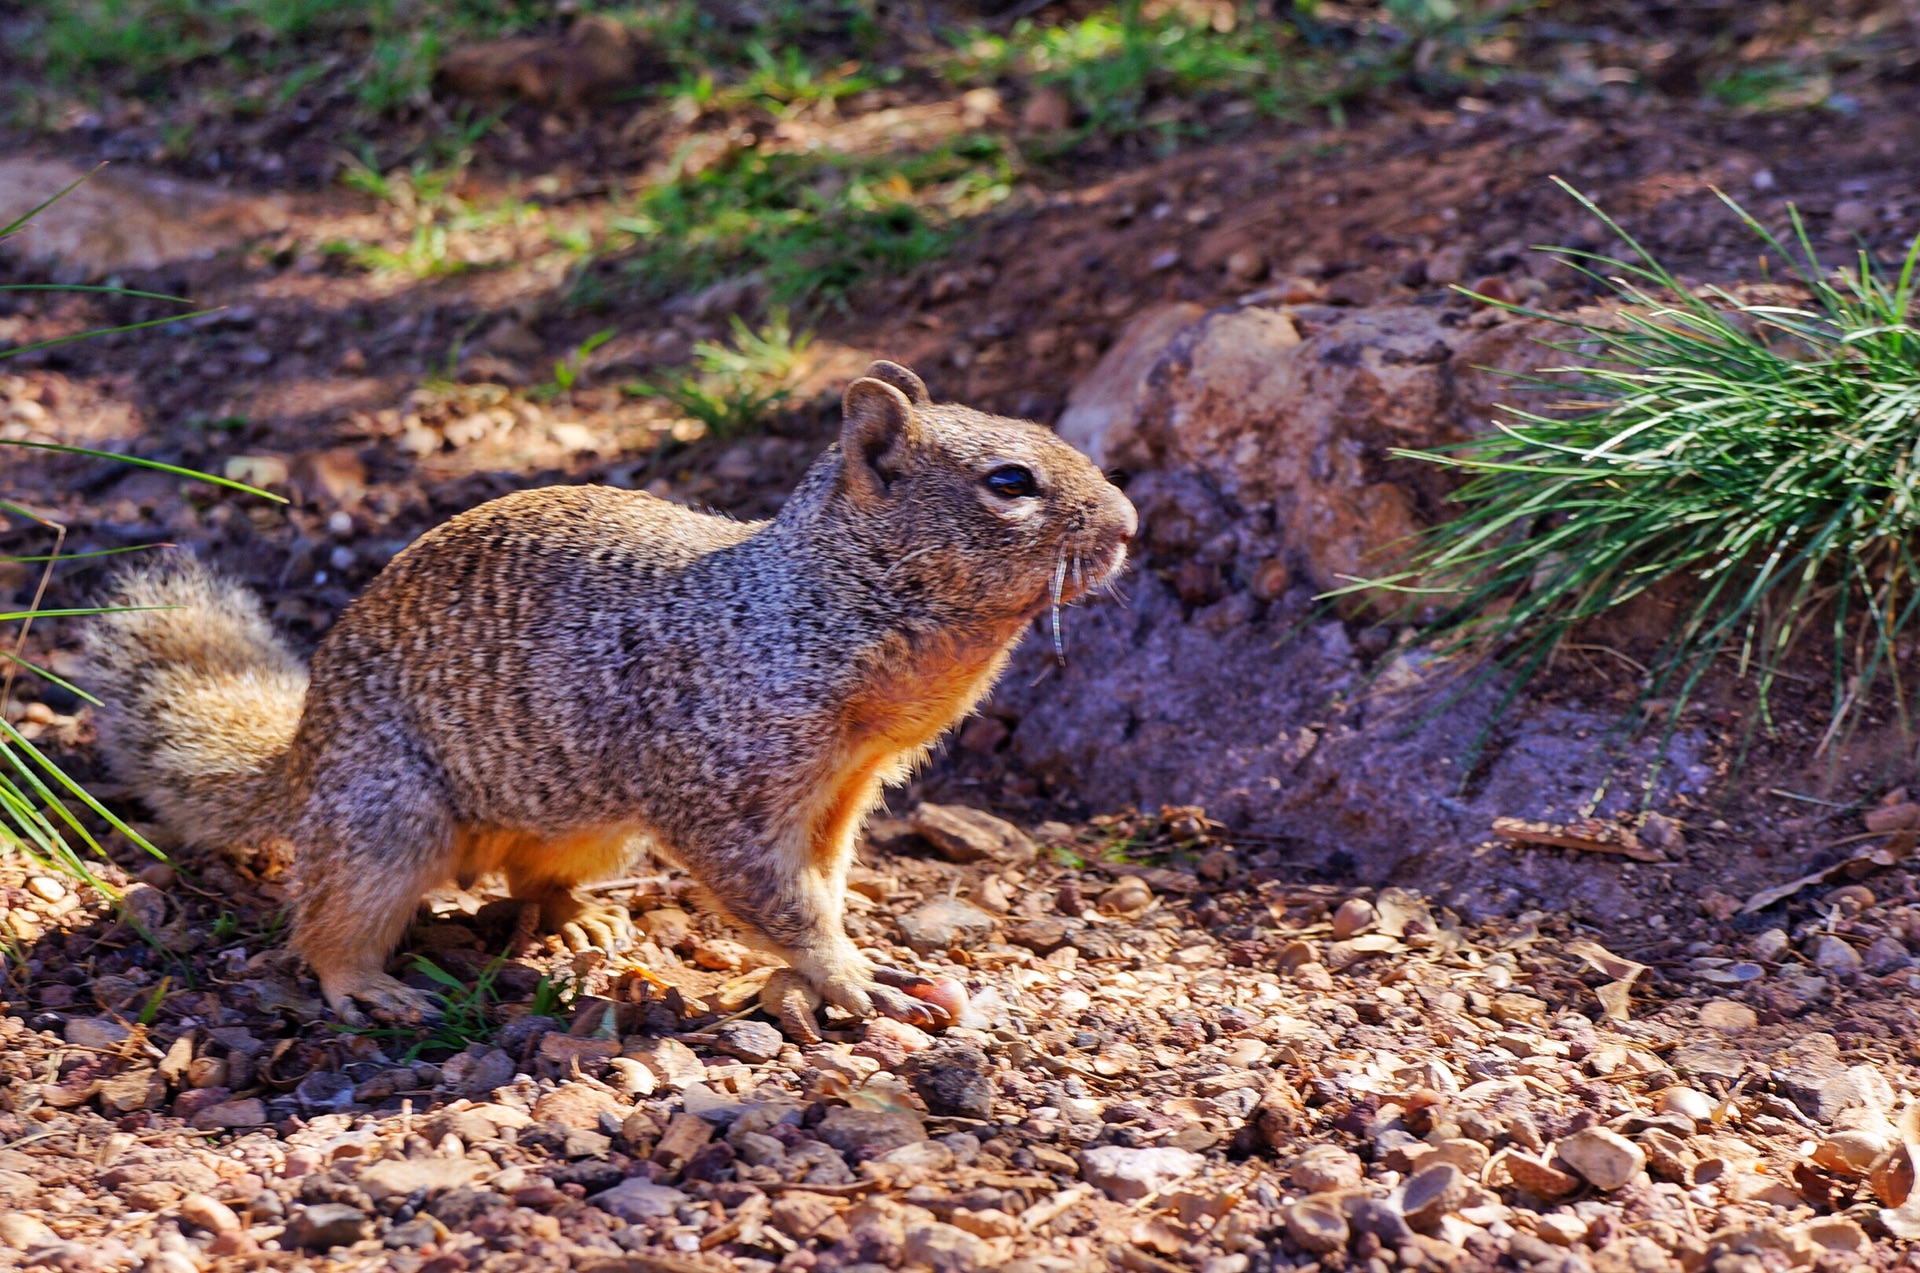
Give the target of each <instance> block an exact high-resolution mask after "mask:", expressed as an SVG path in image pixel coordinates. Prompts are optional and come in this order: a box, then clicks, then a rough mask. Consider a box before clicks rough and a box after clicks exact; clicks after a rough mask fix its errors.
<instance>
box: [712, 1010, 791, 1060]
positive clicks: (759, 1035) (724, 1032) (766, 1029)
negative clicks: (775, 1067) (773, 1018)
mask: <svg viewBox="0 0 1920 1273" xmlns="http://www.w3.org/2000/svg"><path fill="white" fill-rule="evenodd" d="M713 1046H714V1047H715V1048H717V1049H719V1050H720V1051H722V1052H725V1053H726V1054H727V1055H728V1056H733V1057H738V1058H739V1059H741V1060H742V1061H745V1062H746V1063H747V1064H749V1065H762V1064H765V1063H766V1062H768V1061H771V1060H773V1059H774V1058H775V1057H777V1056H779V1055H780V1049H781V1048H783V1047H785V1046H786V1040H785V1039H784V1038H782V1037H781V1034H780V1031H779V1030H777V1029H775V1028H774V1027H773V1026H770V1025H768V1024H767V1023H766V1022H764V1021H730V1022H728V1023H727V1024H726V1025H723V1026H721V1027H720V1029H719V1030H717V1031H715V1032H714V1036H713Z"/></svg>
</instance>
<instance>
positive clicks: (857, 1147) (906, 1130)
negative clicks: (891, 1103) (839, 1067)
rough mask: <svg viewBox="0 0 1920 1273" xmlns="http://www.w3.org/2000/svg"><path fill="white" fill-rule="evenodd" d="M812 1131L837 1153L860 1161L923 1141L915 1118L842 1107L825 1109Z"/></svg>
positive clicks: (918, 1119)
mask: <svg viewBox="0 0 1920 1273" xmlns="http://www.w3.org/2000/svg"><path fill="white" fill-rule="evenodd" d="M814 1132H815V1134H816V1135H817V1136H819V1138H820V1139H821V1140H824V1141H826V1142H827V1144H829V1145H831V1146H833V1147H834V1148H835V1149H837V1150H839V1151H840V1152H841V1153H843V1154H852V1155H855V1156H857V1157H861V1158H878V1157H879V1156H880V1155H882V1154H884V1153H886V1152H887V1151H889V1150H893V1149H898V1148H900V1146H902V1145H910V1144H912V1143H913V1142H914V1141H916V1140H925V1139H926V1138H927V1129H926V1128H925V1127H924V1126H923V1125H922V1124H921V1122H920V1118H919V1116H918V1115H915V1114H906V1113H897V1112H888V1111H883V1110H870V1109H852V1108H842V1107H836V1108H834V1109H830V1110H828V1111H827V1116H826V1117H825V1118H823V1119H821V1120H820V1125H819V1126H818V1127H816V1128H815V1129H814Z"/></svg>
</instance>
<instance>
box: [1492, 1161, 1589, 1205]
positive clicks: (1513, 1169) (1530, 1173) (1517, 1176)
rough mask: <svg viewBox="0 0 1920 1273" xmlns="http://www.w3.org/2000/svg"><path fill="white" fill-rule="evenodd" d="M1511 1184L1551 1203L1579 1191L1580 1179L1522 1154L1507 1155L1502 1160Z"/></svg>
mask: <svg viewBox="0 0 1920 1273" xmlns="http://www.w3.org/2000/svg"><path fill="white" fill-rule="evenodd" d="M1503 1162H1504V1163H1505V1165H1506V1168H1507V1175H1508V1176H1509V1177H1510V1178H1511V1179H1512V1180H1513V1183H1514V1184H1516V1185H1518V1186H1520V1188H1522V1189H1525V1190H1526V1191H1527V1192H1528V1193H1530V1194H1532V1195H1533V1196H1534V1197H1536V1198H1542V1199H1545V1200H1546V1201H1548V1202H1552V1201H1554V1200H1556V1199H1559V1198H1565V1197H1567V1196H1569V1195H1570V1194H1574V1193H1578V1192H1579V1191H1580V1178H1579V1177H1578V1176H1575V1175H1573V1174H1572V1173H1571V1172H1565V1171H1561V1170H1560V1169H1559V1168H1558V1167H1555V1166H1553V1165H1552V1164H1550V1163H1543V1162H1541V1161H1540V1160H1539V1159H1537V1158H1529V1157H1527V1156H1526V1155H1524V1154H1509V1155H1507V1157H1506V1158H1505V1159H1504V1160H1503Z"/></svg>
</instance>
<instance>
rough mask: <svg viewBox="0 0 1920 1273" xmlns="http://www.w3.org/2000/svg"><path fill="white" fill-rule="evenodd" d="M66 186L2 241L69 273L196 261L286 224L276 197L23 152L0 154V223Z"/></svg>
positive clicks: (284, 212)
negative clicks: (94, 169) (100, 168)
mask: <svg viewBox="0 0 1920 1273" xmlns="http://www.w3.org/2000/svg"><path fill="white" fill-rule="evenodd" d="M75 182H79V183H80V184H79V185H78V186H74V183H75ZM70 186H73V187H74V188H73V189H71V190H69V191H68V193H67V194H66V195H65V196H64V197H62V198H61V199H60V200H59V201H58V202H56V203H54V204H52V205H50V206H49V207H47V208H46V209H44V210H43V211H41V212H39V213H37V214H36V215H35V216H34V218H33V221H32V223H31V225H30V226H29V228H27V229H26V230H23V231H21V232H20V233H19V234H17V235H15V236H13V237H12V238H10V239H9V240H8V241H7V248H8V250H9V251H15V252H19V253H21V254H23V255H25V256H28V257H32V258H35V259H39V260H48V261H54V262H57V263H58V265H59V266H60V268H61V270H62V272H63V273H64V274H67V275H71V276H74V277H80V278H97V277H99V276H101V275H105V274H115V273H120V272H123V271H129V270H151V269H157V268H158V267H160V266H163V265H171V264H174V263H176V262H180V261H192V260H200V259H202V258H205V257H210V256H213V255H215V254H216V253H219V252H222V251H225V250H226V249H228V248H231V247H234V246H236V245H237V244H239V243H241V242H244V241H245V240H246V239H248V238H251V237H253V236H255V235H260V234H270V233H272V232H274V231H277V230H281V229H284V228H285V227H286V225H287V209H286V205H285V204H284V203H283V202H282V201H281V200H279V199H275V198H270V197H268V198H257V197H247V196H242V195H236V194H234V193H233V192H232V191H229V190H222V189H219V188H218V187H215V186H204V185H198V184H195V183H193V182H188V181H180V180H178V179H177V178H173V177H166V176H162V175H160V174H158V173H145V172H141V171H140V170H138V169H133V168H124V167H119V166H116V167H113V168H108V169H105V170H103V171H100V172H96V173H93V174H92V175H88V172H87V170H85V169H82V168H75V167H73V166H72V165H70V164H64V163H60V162H58V161H57V160H51V159H25V158H12V159H0V199H4V202H3V203H0V225H5V224H7V223H8V222H10V221H12V220H13V219H14V218H15V217H17V216H20V215H21V214H23V213H25V212H26V211H27V210H28V209H30V208H32V207H34V206H35V205H36V204H39V203H41V202H43V201H44V200H47V199H51V198H53V197H54V196H55V195H58V194H59V193H60V192H61V191H62V190H67V189H68V187H70Z"/></svg>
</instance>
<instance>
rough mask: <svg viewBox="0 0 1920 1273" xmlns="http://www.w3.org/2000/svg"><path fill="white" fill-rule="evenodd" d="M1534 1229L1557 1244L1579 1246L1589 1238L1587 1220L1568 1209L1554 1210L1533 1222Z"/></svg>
mask: <svg viewBox="0 0 1920 1273" xmlns="http://www.w3.org/2000/svg"><path fill="white" fill-rule="evenodd" d="M1533 1231H1534V1232H1535V1233H1537V1234H1539V1235H1540V1236H1541V1237H1542V1238H1545V1239H1546V1240H1547V1241H1549V1242H1551V1243H1553V1244H1554V1245H1555V1246H1578V1245H1580V1244H1581V1243H1582V1242H1585V1241H1586V1240H1587V1222H1586V1221H1585V1220H1582V1219H1581V1218H1580V1217H1579V1216H1577V1215H1574V1214H1573V1213H1571V1212H1567V1211H1552V1212H1548V1213H1547V1214H1546V1215H1543V1216H1541V1217H1540V1218H1539V1219H1538V1220H1536V1221H1534V1223H1533Z"/></svg>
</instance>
